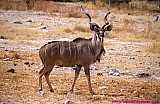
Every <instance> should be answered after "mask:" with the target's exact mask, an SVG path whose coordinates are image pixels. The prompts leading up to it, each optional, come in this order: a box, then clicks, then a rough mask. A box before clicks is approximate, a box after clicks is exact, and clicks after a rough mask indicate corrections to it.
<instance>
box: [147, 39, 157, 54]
mask: <svg viewBox="0 0 160 104" xmlns="http://www.w3.org/2000/svg"><path fill="white" fill-rule="evenodd" d="M147 51H149V52H152V53H158V54H159V53H160V41H153V42H152V43H151V45H150V46H149V47H148V49H147Z"/></svg>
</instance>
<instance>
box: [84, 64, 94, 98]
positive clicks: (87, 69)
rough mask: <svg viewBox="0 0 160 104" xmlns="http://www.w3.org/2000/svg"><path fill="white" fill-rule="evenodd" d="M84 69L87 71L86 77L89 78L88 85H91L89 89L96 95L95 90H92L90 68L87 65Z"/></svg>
mask: <svg viewBox="0 0 160 104" xmlns="http://www.w3.org/2000/svg"><path fill="white" fill-rule="evenodd" d="M84 71H85V75H86V78H87V80H88V86H89V91H90V93H91V94H92V95H94V94H95V93H94V91H93V90H92V86H91V79H90V69H89V66H85V67H84Z"/></svg>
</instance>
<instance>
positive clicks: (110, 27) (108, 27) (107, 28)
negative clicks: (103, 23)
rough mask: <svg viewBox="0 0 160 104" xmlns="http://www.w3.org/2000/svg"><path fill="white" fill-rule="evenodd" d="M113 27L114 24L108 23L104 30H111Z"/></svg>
mask: <svg viewBox="0 0 160 104" xmlns="http://www.w3.org/2000/svg"><path fill="white" fill-rule="evenodd" d="M112 27H113V26H112V25H108V26H107V27H106V28H105V29H104V30H105V31H111V30H112Z"/></svg>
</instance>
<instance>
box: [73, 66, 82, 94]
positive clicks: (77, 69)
mask: <svg viewBox="0 0 160 104" xmlns="http://www.w3.org/2000/svg"><path fill="white" fill-rule="evenodd" d="M81 68H82V65H77V66H76V68H75V77H74V82H73V84H72V88H71V90H70V92H71V93H73V89H74V85H75V83H76V80H77V78H78V76H79V72H80V71H81Z"/></svg>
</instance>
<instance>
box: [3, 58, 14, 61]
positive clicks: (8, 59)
mask: <svg viewBox="0 0 160 104" xmlns="http://www.w3.org/2000/svg"><path fill="white" fill-rule="evenodd" d="M3 60H4V61H12V59H10V58H5V59H3Z"/></svg>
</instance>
